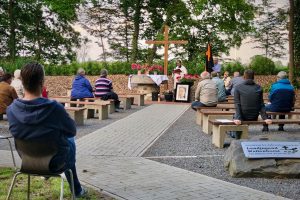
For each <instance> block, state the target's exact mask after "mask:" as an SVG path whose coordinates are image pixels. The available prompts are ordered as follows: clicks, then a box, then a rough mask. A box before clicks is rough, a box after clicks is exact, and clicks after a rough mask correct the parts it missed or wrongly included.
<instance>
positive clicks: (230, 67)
mask: <svg viewBox="0 0 300 200" xmlns="http://www.w3.org/2000/svg"><path fill="white" fill-rule="evenodd" d="M245 69H246V66H244V65H242V63H240V62H239V61H235V62H227V63H223V65H222V71H221V74H223V73H224V72H225V71H228V72H229V74H233V73H234V72H240V74H243V73H244V71H245Z"/></svg>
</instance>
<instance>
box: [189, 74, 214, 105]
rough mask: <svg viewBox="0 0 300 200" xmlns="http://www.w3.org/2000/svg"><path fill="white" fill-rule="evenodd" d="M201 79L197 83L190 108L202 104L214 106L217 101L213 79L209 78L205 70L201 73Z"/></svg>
mask: <svg viewBox="0 0 300 200" xmlns="http://www.w3.org/2000/svg"><path fill="white" fill-rule="evenodd" d="M200 76H201V79H202V81H200V82H199V83H198V85H197V88H196V93H195V101H194V102H192V109H194V110H197V108H199V107H203V106H216V105H217V103H218V91H217V86H216V84H215V82H214V81H212V80H211V79H210V74H209V72H207V71H204V72H202V73H201V75H200Z"/></svg>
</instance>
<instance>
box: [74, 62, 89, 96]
mask: <svg viewBox="0 0 300 200" xmlns="http://www.w3.org/2000/svg"><path fill="white" fill-rule="evenodd" d="M93 97H94V95H93V88H92V86H91V84H90V82H89V80H88V79H87V78H85V71H84V69H82V68H79V69H78V71H77V76H76V77H75V79H74V81H73V84H72V91H71V100H77V99H83V98H93Z"/></svg>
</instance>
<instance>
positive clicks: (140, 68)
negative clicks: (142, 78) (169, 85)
mask: <svg viewBox="0 0 300 200" xmlns="http://www.w3.org/2000/svg"><path fill="white" fill-rule="evenodd" d="M131 69H133V70H138V71H140V72H143V73H144V72H150V71H153V72H159V71H163V67H162V66H160V65H152V66H150V65H148V64H144V65H140V64H137V63H132V64H131Z"/></svg>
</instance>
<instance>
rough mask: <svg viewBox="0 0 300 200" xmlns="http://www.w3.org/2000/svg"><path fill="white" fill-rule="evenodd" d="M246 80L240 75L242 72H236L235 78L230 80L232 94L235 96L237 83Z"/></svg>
mask: <svg viewBox="0 0 300 200" xmlns="http://www.w3.org/2000/svg"><path fill="white" fill-rule="evenodd" d="M243 82H244V79H243V77H241V76H240V72H234V73H233V78H232V79H231V80H230V85H229V90H228V91H230V94H231V95H232V96H234V89H235V87H236V86H237V85H239V84H241V83H243Z"/></svg>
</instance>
